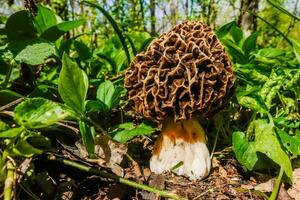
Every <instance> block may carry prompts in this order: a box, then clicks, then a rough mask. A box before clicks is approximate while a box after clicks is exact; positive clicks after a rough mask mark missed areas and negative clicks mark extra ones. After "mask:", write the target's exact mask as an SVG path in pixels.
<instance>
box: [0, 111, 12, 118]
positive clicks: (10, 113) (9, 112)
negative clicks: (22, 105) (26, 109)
mask: <svg viewBox="0 0 300 200" xmlns="http://www.w3.org/2000/svg"><path fill="white" fill-rule="evenodd" d="M14 114H15V113H14V112H12V111H6V110H4V111H0V115H8V116H11V117H13V116H14Z"/></svg>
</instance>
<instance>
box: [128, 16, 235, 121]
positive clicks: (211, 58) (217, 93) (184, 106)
mask: <svg viewBox="0 0 300 200" xmlns="http://www.w3.org/2000/svg"><path fill="white" fill-rule="evenodd" d="M234 82H235V77H234V75H233V69H232V64H231V62H230V60H229V58H228V56H227V54H226V52H225V49H224V47H223V45H222V44H221V43H220V42H219V40H218V39H217V36H216V35H215V34H214V32H213V30H212V29H211V28H210V27H208V26H207V25H205V24H203V23H201V22H198V21H186V22H184V23H182V24H179V25H176V26H175V27H174V28H173V29H171V30H170V31H169V32H167V33H163V34H162V35H161V36H160V37H159V38H157V39H155V40H154V41H152V43H151V44H150V45H149V47H148V48H147V51H146V52H141V53H139V54H138V55H137V56H136V57H135V59H134V60H133V61H132V62H131V64H130V66H129V68H128V69H127V70H126V72H125V88H126V89H127V91H128V94H127V95H128V101H129V103H130V104H131V105H132V107H133V109H134V110H135V111H136V112H137V113H138V114H140V115H143V116H144V117H147V118H150V119H153V120H154V121H156V122H160V121H162V120H164V119H166V118H167V117H173V118H174V120H175V121H177V120H183V119H190V118H191V117H192V115H194V114H197V115H201V116H207V115H208V114H210V113H214V112H216V111H217V110H219V109H220V108H221V107H222V105H223V104H224V102H225V101H226V100H227V99H228V98H229V97H230V94H231V93H232V92H231V91H232V89H233V86H234Z"/></svg>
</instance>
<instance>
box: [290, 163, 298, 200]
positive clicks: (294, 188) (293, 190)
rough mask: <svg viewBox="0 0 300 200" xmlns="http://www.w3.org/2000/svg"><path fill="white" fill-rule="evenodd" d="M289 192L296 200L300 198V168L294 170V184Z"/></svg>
mask: <svg viewBox="0 0 300 200" xmlns="http://www.w3.org/2000/svg"><path fill="white" fill-rule="evenodd" d="M287 192H288V194H289V195H290V196H291V197H292V198H294V199H295V200H300V168H297V169H295V170H294V171H293V184H292V187H291V188H290V189H288V191H287Z"/></svg>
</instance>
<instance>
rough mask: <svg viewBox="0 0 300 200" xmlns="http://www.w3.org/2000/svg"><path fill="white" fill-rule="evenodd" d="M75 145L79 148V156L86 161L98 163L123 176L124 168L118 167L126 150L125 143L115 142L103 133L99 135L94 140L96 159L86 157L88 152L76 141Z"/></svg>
mask: <svg viewBox="0 0 300 200" xmlns="http://www.w3.org/2000/svg"><path fill="white" fill-rule="evenodd" d="M76 146H77V148H78V149H79V152H80V157H82V158H84V159H86V160H87V161H90V162H95V163H98V164H99V165H100V166H106V167H108V168H110V169H111V171H112V172H114V173H115V174H117V175H119V176H122V177H123V176H124V170H123V168H122V167H120V164H121V162H122V161H123V158H124V155H125V154H126V152H127V145H125V144H121V143H116V142H114V141H112V140H110V139H109V138H108V137H107V136H105V135H99V136H97V138H96V141H95V154H96V157H97V159H88V153H87V151H86V149H85V147H84V146H83V145H82V144H81V143H79V142H77V143H76Z"/></svg>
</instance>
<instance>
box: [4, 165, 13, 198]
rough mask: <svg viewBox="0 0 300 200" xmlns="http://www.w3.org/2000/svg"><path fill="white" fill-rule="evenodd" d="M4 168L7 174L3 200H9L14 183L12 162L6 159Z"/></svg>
mask: <svg viewBox="0 0 300 200" xmlns="http://www.w3.org/2000/svg"><path fill="white" fill-rule="evenodd" d="M6 169H7V176H6V179H5V183H4V192H3V193H4V200H11V199H12V197H11V196H12V195H11V194H12V188H13V183H14V173H15V172H14V170H15V168H14V166H13V163H12V162H11V161H10V160H8V161H7V163H6Z"/></svg>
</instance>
